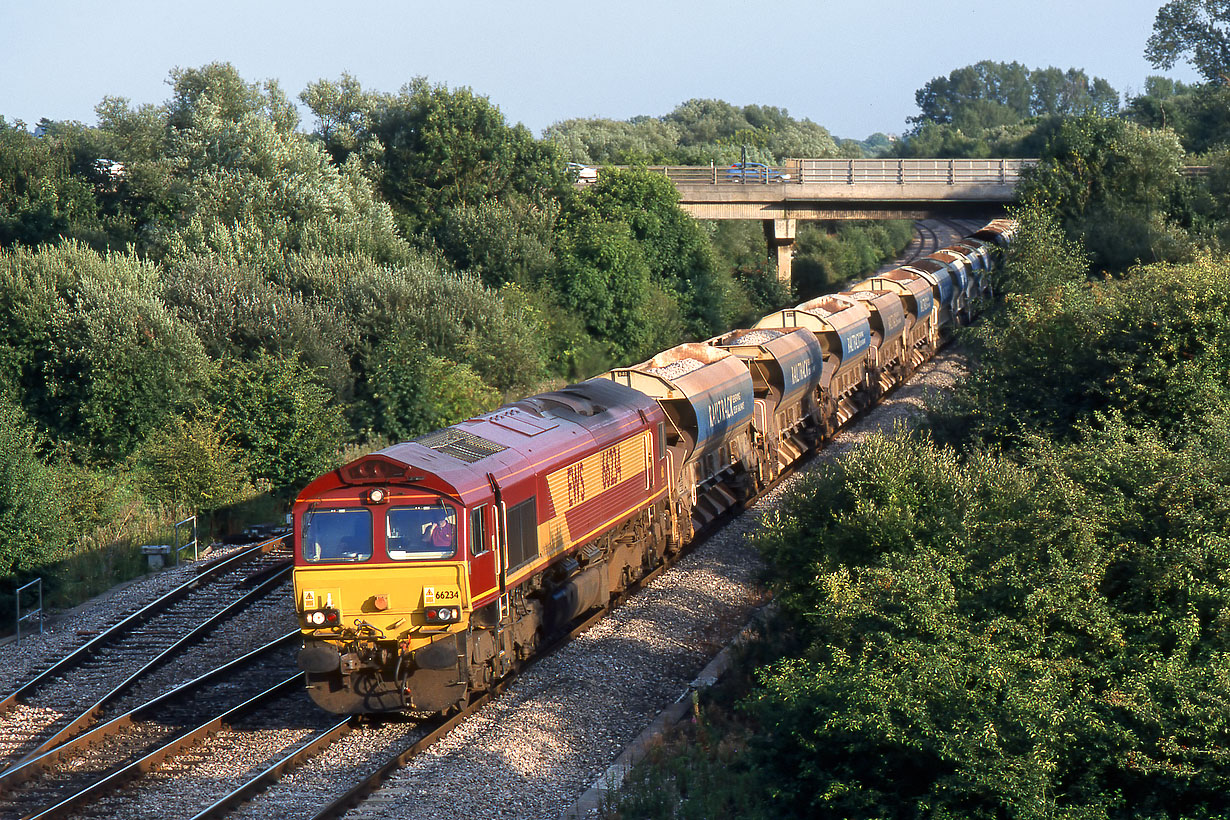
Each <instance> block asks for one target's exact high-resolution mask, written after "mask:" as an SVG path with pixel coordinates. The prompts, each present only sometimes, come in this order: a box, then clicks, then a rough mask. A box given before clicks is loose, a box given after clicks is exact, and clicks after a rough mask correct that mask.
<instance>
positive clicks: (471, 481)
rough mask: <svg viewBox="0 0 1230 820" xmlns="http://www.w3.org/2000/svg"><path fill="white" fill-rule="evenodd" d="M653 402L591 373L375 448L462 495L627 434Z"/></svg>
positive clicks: (651, 413) (653, 409)
mask: <svg viewBox="0 0 1230 820" xmlns="http://www.w3.org/2000/svg"><path fill="white" fill-rule="evenodd" d="M659 413H660V411H659V410H658V407H657V404H656V403H655V402H654V401H653V400H652V399H650V398H648V397H647V396H645V395H644V394H643V393H640V392H639V391H636V390H632V389H630V388H628V387H625V386H623V385H619V384H616V383H614V382H610V381H605V380H598V379H591V380H590V381H586V382H582V383H580V384H574V385H569V386H568V387H565V388H563V389H562V390H557V391H554V392H551V393H543V394H540V395H536V396H531V397H529V398H526V399H522V400H521V401H517V402H514V403H512V404H508V405H505V406H503V407H501V408H499V409H498V410H494V411H492V412H490V413H485V414H483V415H481V416H476V417H475V418H472V419H469V420H467V421H463V422H459V423H458V424H454V425H453V426H452V427H446V428H444V429H443V430H437V431H435V432H433V433H428V434H427V435H424V436H420V437H419V438H417V439H415V440H413V441H408V442H403V443H401V444H395V445H393V446H392V447H388V448H385V449H384V450H381V451H380V452H379V453H378V455H381V456H385V457H387V458H390V459H392V460H394V461H397V462H400V463H402V464H405V465H407V466H409V467H412V468H413V469H414V470H415V471H421V472H424V473H427V474H429V475H431V476H435V477H437V478H439V479H440V480H442V481H443V482H444V483H446V484H448V485H450V486H451V487H452V488H453V491H454V492H455V494H456V495H457V496H458V497H459V498H461V499H462V500H463V501H468V500H469V499H470V498H472V497H477V496H485V495H486V494H487V493H488V492H489V484H488V480H487V474H488V473H490V474H492V475H494V476H495V478H496V480H497V481H500V482H501V484H502V485H504V484H505V482H506V481H518V480H520V478H522V477H523V474H528V473H531V472H534V471H536V470H538V469H540V465H541V464H542V463H543V462H553V461H561V460H565V459H566V458H567V456H568V455H569V454H570V453H578V454H579V453H581V452H582V451H588V450H590V449H592V448H593V447H594V446H603V445H605V444H607V443H609V442H614V441H616V440H618V439H619V438H622V436H623V435H626V434H627V433H628V432H630V431H631V430H632V429H634V428H635V427H636V426H638V425H640V424H643V423H644V422H642V420H641V416H642V415H643V416H644V417H645V418H646V419H650V418H657V415H658V414H659Z"/></svg>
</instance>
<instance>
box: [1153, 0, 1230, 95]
mask: <svg viewBox="0 0 1230 820" xmlns="http://www.w3.org/2000/svg"><path fill="white" fill-rule="evenodd" d="M1180 58H1186V59H1187V61H1188V62H1190V63H1191V64H1192V66H1194V67H1195V69H1196V70H1197V71H1198V72H1200V75H1201V76H1202V77H1204V79H1205V80H1207V81H1208V82H1210V83H1218V82H1221V83H1228V84H1230V3H1227V2H1226V0H1171V2H1169V3H1167V4H1166V5H1164V6H1162V7H1161V8H1160V9H1158V12H1157V18H1156V19H1155V20H1154V21H1153V34H1151V35H1150V36H1149V41H1148V43H1146V45H1145V59H1147V60H1148V61H1149V62H1150V64H1152V65H1153V66H1155V67H1156V68H1165V69H1169V68H1174V66H1175V63H1177V62H1178V61H1179V59H1180Z"/></svg>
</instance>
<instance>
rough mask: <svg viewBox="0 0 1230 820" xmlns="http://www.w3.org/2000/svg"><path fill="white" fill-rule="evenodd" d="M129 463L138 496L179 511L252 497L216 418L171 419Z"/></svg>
mask: <svg viewBox="0 0 1230 820" xmlns="http://www.w3.org/2000/svg"><path fill="white" fill-rule="evenodd" d="M134 463H135V464H136V466H137V473H138V475H137V480H138V484H139V486H140V487H141V490H142V492H144V493H145V494H146V495H147V496H149V497H150V498H152V499H154V500H156V501H161V502H163V503H165V504H170V505H172V506H173V507H174V508H176V509H178V510H188V511H189V512H192V513H196V512H198V511H206V510H208V511H213V510H218V509H221V508H223V507H227V506H230V505H231V504H236V503H238V502H240V501H243V500H245V499H246V498H249V497H251V496H252V495H254V494H255V493H256V489H255V488H254V487H253V486H252V483H251V481H250V479H249V478H248V470H247V466H246V464H245V454H244V452H243V451H242V450H241V449H240V448H239V447H238V446H237V445H236V444H235V442H234V440H233V437H232V436H231V434H230V433H228V432H227V431H226V425H225V424H224V423H223V421H222V414H221V413H212V414H210V415H207V416H197V417H194V418H189V419H185V418H183V417H181V416H174V417H172V418H171V419H170V421H169V423H168V424H167V426H165V427H162V428H160V429H158V430H155V431H153V432H152V433H151V434H150V436H149V438H147V439H146V440H145V441H144V442H143V443H142V445H141V446H140V447H139V448H138V450H137V451H136V453H135V454H134Z"/></svg>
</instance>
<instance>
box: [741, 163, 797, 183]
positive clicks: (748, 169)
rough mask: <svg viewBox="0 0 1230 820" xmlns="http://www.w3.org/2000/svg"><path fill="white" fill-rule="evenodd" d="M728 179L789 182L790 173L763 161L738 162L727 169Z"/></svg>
mask: <svg viewBox="0 0 1230 820" xmlns="http://www.w3.org/2000/svg"><path fill="white" fill-rule="evenodd" d="M726 179H727V180H730V181H731V182H789V181H790V174H788V173H786V172H785V171H779V170H777V169H776V168H770V167H769V166H768V165H765V164H764V163H763V162H736V163H735V164H734V165H732V166H730V168H728V169H727V170H726Z"/></svg>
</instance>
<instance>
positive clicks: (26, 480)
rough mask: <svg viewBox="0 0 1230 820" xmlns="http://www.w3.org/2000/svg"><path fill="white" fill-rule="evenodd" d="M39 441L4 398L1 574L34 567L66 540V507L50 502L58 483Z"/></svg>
mask: <svg viewBox="0 0 1230 820" xmlns="http://www.w3.org/2000/svg"><path fill="white" fill-rule="evenodd" d="M39 444H40V442H39V439H38V436H37V435H36V434H35V432H34V429H33V425H32V424H31V423H30V419H29V418H28V417H27V416H26V414H25V413H23V412H22V410H21V408H20V407H19V406H17V405H16V404H14V403H13V402H11V401H9V400H8V398H7V397H0V577H8V576H11V575H12V574H13V573H14V572H27V571H29V570H31V569H34V568H35V567H37V566H39V564H40V563H42V562H43V561H45V560H47V559H48V558H50V557H51V556H53V555H54V554H55V550H56V549H57V548H58V547H60V546H63V544H64V543H66V542H67V528H66V527H65V524H64V522H63V521H62V519H61V517H60V516H61V513H62V512H63V508H62V507H61V506H60V505H56V504H50V503H48V502H47V500H48V498H49V496H52V495H53V494H54V490H55V486H56V482H55V477H54V474H53V473H52V471H51V470H48V469H47V467H46V466H44V464H43V463H42V461H41V460H40V459H39V457H38V448H39Z"/></svg>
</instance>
